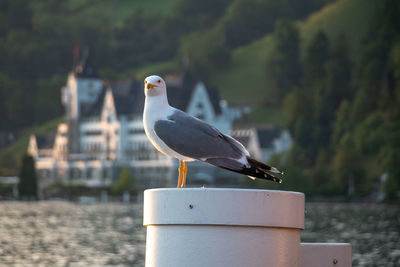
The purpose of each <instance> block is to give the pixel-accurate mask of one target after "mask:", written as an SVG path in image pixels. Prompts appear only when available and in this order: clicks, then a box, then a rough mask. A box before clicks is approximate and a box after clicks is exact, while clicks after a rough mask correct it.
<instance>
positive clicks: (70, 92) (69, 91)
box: [61, 52, 103, 154]
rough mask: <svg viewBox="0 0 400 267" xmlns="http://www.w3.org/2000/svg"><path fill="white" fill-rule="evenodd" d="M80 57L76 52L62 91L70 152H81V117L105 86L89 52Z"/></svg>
mask: <svg viewBox="0 0 400 267" xmlns="http://www.w3.org/2000/svg"><path fill="white" fill-rule="evenodd" d="M78 58H79V53H75V52H74V66H73V68H72V72H71V73H70V74H69V75H68V80H67V85H66V86H65V87H63V88H62V92H61V95H62V103H63V105H64V107H65V112H66V117H67V123H68V139H69V141H68V151H69V154H74V153H79V152H80V150H81V149H80V147H79V120H80V117H81V115H82V114H83V113H84V112H85V111H86V109H87V108H88V107H89V106H90V105H91V104H93V103H94V102H95V101H96V100H97V98H98V96H99V94H100V93H101V90H102V87H103V84H102V80H101V79H100V78H99V77H98V76H97V73H96V71H95V69H94V68H93V67H92V65H91V64H90V58H89V54H88V53H87V52H86V53H84V55H83V57H82V59H81V60H80V61H79V60H78Z"/></svg>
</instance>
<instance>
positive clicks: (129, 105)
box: [80, 74, 221, 118]
mask: <svg viewBox="0 0 400 267" xmlns="http://www.w3.org/2000/svg"><path fill="white" fill-rule="evenodd" d="M166 83H167V88H168V89H167V94H168V101H169V103H170V104H171V106H173V107H176V108H178V109H181V110H187V107H188V105H189V102H190V99H191V97H192V94H193V91H194V89H195V86H196V84H197V82H195V80H194V79H193V78H192V76H191V75H189V74H185V75H183V76H182V77H181V78H180V80H178V79H175V80H174V81H171V83H169V82H168V79H166ZM107 88H110V89H111V91H112V94H113V97H114V103H115V108H116V110H117V115H118V116H120V115H134V114H141V113H142V112H143V108H144V100H145V96H144V92H143V88H144V87H143V83H141V82H138V81H137V80H135V79H133V78H129V79H126V80H123V81H117V82H110V83H109V84H108V85H106V86H104V87H103V89H102V91H101V93H100V94H99V96H98V98H97V100H96V101H95V102H94V103H93V104H82V105H81V107H80V109H81V116H82V117H84V118H85V117H93V116H100V114H101V110H102V108H103V102H104V97H105V93H106V91H107ZM206 90H207V92H208V94H209V97H210V101H211V103H212V105H213V108H214V111H215V112H216V114H220V113H221V107H220V105H219V102H220V96H219V92H218V90H217V89H216V88H214V87H206Z"/></svg>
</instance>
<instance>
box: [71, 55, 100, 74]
mask: <svg viewBox="0 0 400 267" xmlns="http://www.w3.org/2000/svg"><path fill="white" fill-rule="evenodd" d="M74 73H75V76H77V77H79V78H89V79H93V78H98V77H99V76H98V75H97V72H96V70H95V68H93V66H92V64H91V60H90V57H89V54H86V55H85V56H84V57H83V58H82V59H81V61H80V62H79V64H78V65H77V66H75V68H74Z"/></svg>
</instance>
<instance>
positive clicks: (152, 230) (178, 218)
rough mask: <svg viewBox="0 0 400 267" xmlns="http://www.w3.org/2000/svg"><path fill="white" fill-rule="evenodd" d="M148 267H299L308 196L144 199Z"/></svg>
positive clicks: (166, 192)
mask: <svg viewBox="0 0 400 267" xmlns="http://www.w3.org/2000/svg"><path fill="white" fill-rule="evenodd" d="M143 224H144V225H145V226H146V227H147V237H146V239H147V240H146V266H147V267H153V266H163V267H164V266H174V267H187V266H191V267H197V266H199V267H200V266H230V267H235V266H241V267H242V266H263V267H265V266H274V267H275V266H290V267H293V266H298V262H299V249H300V231H301V230H302V229H303V228H304V194H302V193H297V192H287V191H273V190H250V189H211V188H183V189H175V188H173V189H172V188H169V189H150V190H146V191H145V193H144V218H143Z"/></svg>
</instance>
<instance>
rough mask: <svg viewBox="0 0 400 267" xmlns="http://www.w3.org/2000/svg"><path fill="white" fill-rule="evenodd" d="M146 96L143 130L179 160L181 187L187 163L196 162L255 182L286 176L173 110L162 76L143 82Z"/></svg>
mask: <svg viewBox="0 0 400 267" xmlns="http://www.w3.org/2000/svg"><path fill="white" fill-rule="evenodd" d="M144 93H145V95H146V98H145V104H144V111H143V125H144V130H145V132H146V135H147V137H148V139H149V140H150V142H151V143H152V144H153V145H154V147H155V148H156V149H157V150H158V151H160V152H161V153H163V154H165V155H167V156H169V157H173V158H176V159H178V160H179V169H178V172H179V176H178V186H177V187H178V188H182V187H185V186H186V175H187V162H191V161H195V160H198V161H202V162H206V163H209V164H212V165H214V166H217V167H220V168H223V169H227V170H230V171H233V172H237V173H241V174H245V175H247V176H249V177H250V178H251V179H253V180H254V179H256V178H261V179H267V180H271V181H274V182H278V183H281V182H282V180H281V179H280V178H278V177H275V176H274V175H272V174H270V173H268V172H272V173H278V174H283V172H282V171H280V170H278V169H277V168H275V167H271V166H268V165H266V164H264V163H262V162H259V161H257V160H255V159H253V158H251V157H250V154H249V152H248V151H247V150H246V149H245V147H244V146H243V145H242V144H241V143H239V142H238V141H237V140H235V139H234V138H232V137H231V136H229V135H225V134H222V133H221V132H220V131H219V130H217V129H216V128H215V127H213V126H211V125H209V124H207V123H206V122H204V121H202V120H200V119H198V118H195V117H193V116H190V115H189V114H187V113H185V112H183V111H181V110H179V109H176V108H174V107H171V106H170V105H169V103H168V98H167V86H166V83H165V81H164V80H163V79H162V78H161V77H159V76H157V75H152V76H149V77H147V78H146V79H145V80H144Z"/></svg>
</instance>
